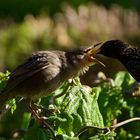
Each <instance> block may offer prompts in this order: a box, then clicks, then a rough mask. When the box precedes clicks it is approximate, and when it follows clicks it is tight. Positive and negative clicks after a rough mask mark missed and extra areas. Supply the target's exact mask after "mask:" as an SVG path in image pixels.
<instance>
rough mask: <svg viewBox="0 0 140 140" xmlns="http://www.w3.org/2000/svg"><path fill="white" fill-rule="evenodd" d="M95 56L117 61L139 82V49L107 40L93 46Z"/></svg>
mask: <svg viewBox="0 0 140 140" xmlns="http://www.w3.org/2000/svg"><path fill="white" fill-rule="evenodd" d="M94 50H96V52H97V55H104V56H106V57H110V58H115V59H117V60H119V61H120V62H121V63H122V64H123V65H124V66H125V68H126V69H127V71H128V72H129V73H130V74H131V76H132V77H133V78H134V79H135V80H136V81H137V82H140V48H139V47H134V46H131V45H130V44H128V43H125V42H124V41H121V40H108V41H105V42H103V43H102V44H100V45H99V46H95V49H94Z"/></svg>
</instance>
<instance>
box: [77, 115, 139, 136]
mask: <svg viewBox="0 0 140 140" xmlns="http://www.w3.org/2000/svg"><path fill="white" fill-rule="evenodd" d="M133 121H140V117H136V118H131V119H128V120H125V121H123V122H120V123H118V124H115V125H112V126H110V127H98V126H85V127H84V128H82V129H81V130H80V131H79V132H78V133H76V134H75V137H78V136H79V135H81V134H82V133H83V132H85V131H87V130H88V129H90V128H94V129H98V130H103V131H105V132H108V131H111V130H113V129H116V128H118V127H120V126H122V125H125V124H127V123H130V122H133Z"/></svg>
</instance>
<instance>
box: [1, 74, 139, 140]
mask: <svg viewBox="0 0 140 140" xmlns="http://www.w3.org/2000/svg"><path fill="white" fill-rule="evenodd" d="M4 75H5V76H6V74H1V75H0V76H1V80H2V79H3V77H4ZM4 81H5V80H4ZM133 82H134V80H133V78H132V77H131V76H130V75H129V74H128V73H127V72H119V73H118V74H117V75H116V76H115V78H114V83H115V86H112V85H111V83H110V82H105V83H102V82H101V83H102V84H99V86H98V87H93V88H90V87H88V86H84V85H81V83H80V81H79V78H75V79H74V80H73V81H69V82H66V83H64V84H63V86H62V87H60V88H59V89H57V90H56V91H55V92H54V93H52V94H50V96H48V97H46V98H42V100H41V102H38V104H40V105H42V106H43V107H45V108H46V109H47V110H46V109H43V108H42V107H41V110H42V112H41V113H40V115H43V116H46V117H47V122H48V123H49V125H50V126H51V127H52V129H53V131H54V133H55V135H56V139H58V140H78V139H80V140H85V139H87V140H99V139H100V140H105V139H106V140H113V139H114V137H115V138H116V139H130V140H131V139H135V138H136V137H138V136H139V130H140V122H133V123H131V124H127V125H126V126H125V125H124V126H122V127H121V128H119V129H117V130H115V131H116V136H115V133H114V131H111V132H109V133H104V132H103V131H101V130H98V129H96V128H90V129H88V130H86V131H84V132H82V133H79V137H76V135H77V133H78V132H80V131H81V129H82V128H84V127H86V126H97V127H101V128H102V127H105V126H111V125H112V123H113V121H114V120H117V121H118V122H121V121H124V120H126V119H129V118H132V117H136V116H137V117H138V116H139V112H140V102H139V99H138V98H128V97H127V96H126V95H125V96H124V94H125V93H127V92H126V90H127V91H128V90H129V89H130V88H131V86H132V83H133ZM0 85H2V83H1V84H0ZM1 87H2V86H1ZM63 92H64V93H65V94H64V95H63V96H61V97H60V98H58V99H56V100H55V106H54V107H55V109H54V108H52V105H50V104H49V101H50V99H51V97H52V96H54V95H59V94H60V93H63ZM21 107H22V110H21ZM39 108H40V107H39ZM19 115H20V118H19ZM11 120H12V121H11ZM5 126H6V127H5ZM7 126H8V129H9V130H8V129H7ZM11 132H12V133H11ZM0 133H1V136H3V137H5V138H7V139H8V138H9V137H11V136H13V137H14V136H15V134H16V133H18V134H19V135H17V136H18V138H11V139H12V140H17V139H18V140H23V139H24V140H30V139H35V140H39V139H41V140H46V139H53V138H52V135H51V133H50V132H49V131H48V129H46V128H44V127H43V126H42V125H41V124H40V123H38V122H37V121H35V120H34V119H33V118H32V116H31V115H30V113H29V112H28V111H27V110H26V109H25V104H24V102H23V101H21V102H20V103H18V104H17V109H16V110H15V111H14V113H13V114H11V113H10V112H9V113H7V114H6V115H5V116H3V118H2V119H1V123H0ZM10 133H11V135H10ZM1 139H2V138H1ZM1 139H0V140H1Z"/></svg>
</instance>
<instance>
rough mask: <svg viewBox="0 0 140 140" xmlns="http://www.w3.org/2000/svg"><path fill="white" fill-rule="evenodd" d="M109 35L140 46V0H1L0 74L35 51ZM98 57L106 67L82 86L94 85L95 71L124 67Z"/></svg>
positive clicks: (91, 73) (86, 43) (112, 71)
mask: <svg viewBox="0 0 140 140" xmlns="http://www.w3.org/2000/svg"><path fill="white" fill-rule="evenodd" d="M110 39H121V40H124V41H126V42H128V43H130V44H132V45H136V46H139V44H140V1H139V0H129V1H128V0H70V1H67V0H28V1H25V0H0V71H2V72H4V71H5V70H7V69H8V70H9V71H11V70H13V69H14V68H15V67H16V66H17V65H19V64H21V63H22V62H23V61H24V60H25V59H26V58H27V57H29V55H31V53H32V52H34V51H38V50H47V49H60V50H69V49H71V48H75V47H80V46H89V45H92V44H94V43H97V42H102V41H106V40H110ZM100 59H101V60H102V61H103V62H104V63H105V65H106V68H103V67H102V66H99V65H97V66H94V67H92V68H91V69H90V70H89V71H88V72H87V73H86V75H84V76H82V82H83V83H84V84H88V85H91V86H92V85H93V81H94V79H95V78H96V74H97V72H98V71H103V72H104V73H105V74H106V75H107V77H112V76H114V75H115V73H116V72H118V71H120V70H124V69H125V68H124V67H123V66H122V65H121V64H120V63H119V62H118V61H116V60H110V59H109V58H105V57H103V58H100ZM10 115H11V114H10ZM19 121H20V120H19ZM126 135H127V132H126Z"/></svg>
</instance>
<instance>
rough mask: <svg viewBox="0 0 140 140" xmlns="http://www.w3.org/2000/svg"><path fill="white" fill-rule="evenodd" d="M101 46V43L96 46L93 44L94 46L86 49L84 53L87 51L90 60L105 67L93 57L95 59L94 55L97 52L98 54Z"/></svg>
mask: <svg viewBox="0 0 140 140" xmlns="http://www.w3.org/2000/svg"><path fill="white" fill-rule="evenodd" d="M102 44H103V43H102V42H100V43H98V44H94V45H92V46H90V47H88V48H87V49H86V51H87V54H88V56H90V58H91V59H92V60H93V61H94V62H96V63H99V64H101V65H102V66H104V67H105V65H104V64H103V63H102V62H101V61H100V60H98V59H97V58H95V57H96V54H97V53H98V52H100V47H101V46H102Z"/></svg>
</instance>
